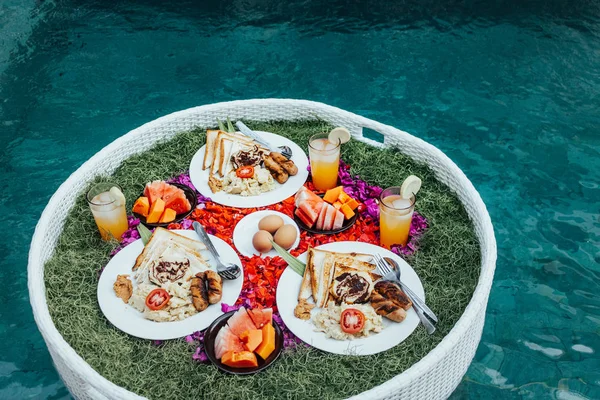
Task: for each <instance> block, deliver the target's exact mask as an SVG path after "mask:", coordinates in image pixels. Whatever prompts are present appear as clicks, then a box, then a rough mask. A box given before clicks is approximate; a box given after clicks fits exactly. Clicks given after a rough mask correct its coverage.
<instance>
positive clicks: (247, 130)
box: [235, 121, 292, 160]
mask: <svg viewBox="0 0 600 400" xmlns="http://www.w3.org/2000/svg"><path fill="white" fill-rule="evenodd" d="M235 126H237V127H238V129H239V130H240V132H242V133H243V134H244V135H246V136H248V137H250V138H252V139H253V140H254V141H255V142H257V143H259V144H261V145H263V146H265V147H266V148H267V149H269V150H270V151H272V152H275V151H276V150H277V152H279V153H281V155H283V156H284V157H285V158H287V159H288V160H289V159H290V158H292V149H290V148H289V147H288V146H279V147H277V149H274V148H273V147H272V146H271V145H270V144H269V143H267V142H266V141H265V140H264V139H262V138H261V137H260V136H259V135H258V134H257V133H256V132H254V131H253V130H252V129H250V128H248V127H247V126H246V125H245V124H244V123H243V122H242V121H238V122H236V123H235Z"/></svg>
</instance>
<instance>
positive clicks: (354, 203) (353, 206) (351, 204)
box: [346, 199, 358, 211]
mask: <svg viewBox="0 0 600 400" xmlns="http://www.w3.org/2000/svg"><path fill="white" fill-rule="evenodd" d="M346 205H347V206H348V207H350V209H351V210H352V211H354V210H356V207H358V201H356V200H354V199H350V200H349V201H348V202H347V203H346Z"/></svg>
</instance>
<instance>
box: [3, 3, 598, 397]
mask: <svg viewBox="0 0 600 400" xmlns="http://www.w3.org/2000/svg"><path fill="white" fill-rule="evenodd" d="M165 3H169V2H163V1H156V0H154V1H134V0H121V1H118V2H109V1H77V0H64V1H59V0H57V1H54V2H52V1H33V0H29V1H27V0H24V1H23V0H3V1H1V2H0V135H1V139H2V145H3V146H2V152H1V153H0V159H1V164H0V168H1V174H0V180H1V182H2V185H3V187H4V188H5V190H4V192H3V195H2V197H1V198H0V205H1V209H2V210H3V217H4V218H3V219H4V225H3V227H4V232H5V234H4V236H3V239H4V240H2V241H0V259H1V260H2V261H1V262H2V265H1V267H0V279H1V281H2V282H3V284H4V286H5V289H4V290H2V291H0V300H1V301H0V317H1V318H0V398H3V399H20V398H49V399H61V398H68V397H69V394H68V392H67V390H66V389H65V387H64V386H63V384H62V383H61V381H60V380H59V378H58V375H57V373H56V371H55V370H54V368H53V366H52V363H51V359H50V356H49V354H48V352H47V350H46V347H45V345H44V343H43V341H42V338H41V335H40V334H39V333H38V331H37V328H36V326H35V323H34V320H33V316H32V312H31V308H30V306H29V299H28V293H27V286H26V280H27V274H26V265H27V251H28V247H29V243H30V239H31V235H32V233H33V229H34V226H35V223H36V221H37V219H38V217H39V215H40V213H41V212H42V210H43V208H44V206H45V204H46V203H47V201H48V199H49V197H50V196H51V195H52V193H53V192H54V191H55V190H56V189H57V188H58V186H59V185H60V184H61V183H62V182H63V181H64V180H65V179H66V178H67V177H68V176H69V174H71V173H72V172H73V171H74V170H75V169H76V168H77V167H78V166H79V165H81V164H82V163H83V162H84V161H85V160H86V159H88V158H89V157H90V156H92V155H93V154H94V153H95V152H97V151H98V150H100V149H101V148H102V147H103V146H105V145H106V144H108V143H110V142H111V141H112V140H114V139H115V138H117V137H118V136H120V135H122V134H124V133H126V132H127V131H129V130H131V129H133V128H135V127H137V126H139V125H141V124H143V123H145V122H147V121H150V120H153V119H155V118H157V117H159V116H162V115H165V114H168V113H170V112H173V111H177V110H181V109H185V108H188V107H192V106H196V105H201V104H207V103H213V102H219V101H226V100H233V99H245V98H259V97H289V98H305V99H311V100H317V101H322V102H325V103H328V104H332V105H335V106H338V107H341V108H344V109H347V110H349V111H352V112H356V113H358V114H362V115H365V116H367V117H369V118H373V119H376V120H378V121H381V122H384V123H388V124H391V125H394V126H396V127H399V128H401V129H404V130H406V131H408V132H411V133H413V134H415V135H417V136H419V137H421V138H423V139H425V140H427V141H429V142H431V143H433V144H434V145H436V146H438V147H439V148H440V149H441V150H443V151H444V152H446V154H448V156H450V157H451V158H452V159H453V160H454V161H455V162H456V163H457V164H458V165H459V166H460V167H461V168H462V169H463V170H464V171H465V173H466V174H467V176H468V177H469V178H470V179H471V180H472V181H473V183H474V185H475V187H476V188H477V189H478V190H479V191H480V193H481V195H482V197H483V199H484V201H485V202H486V204H487V206H488V209H489V211H490V214H491V216H492V220H493V222H494V226H495V230H496V235H497V240H498V268H497V272H496V279H495V283H494V287H493V290H492V293H491V296H490V302H489V306H488V314H487V320H486V326H485V329H484V332H483V338H482V341H481V345H480V347H479V350H478V351H477V354H476V356H475V359H474V362H473V364H472V365H471V367H470V369H469V371H468V373H467V375H466V377H465V379H464V381H463V383H462V384H461V385H460V386H459V388H458V389H457V391H456V392H455V394H454V396H453V397H454V398H455V399H462V398H474V399H479V398H482V399H487V398H492V397H493V398H502V399H505V398H506V399H512V398H517V399H518V398H524V399H529V398H557V399H586V398H590V399H594V398H600V368H599V366H600V338H599V333H600V296H599V294H598V293H600V267H599V264H600V250H599V247H598V245H599V244H600V223H599V220H598V215H599V213H600V130H599V127H600V98H599V95H598V93H600V72H599V71H600V70H599V69H598V65H599V63H600V28H599V27H600V5H599V4H598V2H595V1H578V2H572V1H567V0H564V1H550V2H542V1H535V2H527V4H522V2H519V1H512V2H508V1H504V2H503V1H499V2H498V1H496V2H492V1H477V2H475V1H471V0H464V1H458V0H455V1H430V0H424V1H414V2H413V1H375V2H374V1H371V2H366V1H362V2H361V1H352V2H342V1H303V2H278V1H274V0H266V1H260V0H259V1H205V2H202V4H203V5H195V4H194V3H195V2H192V1H178V2H172V3H171V4H165ZM345 3H347V4H345Z"/></svg>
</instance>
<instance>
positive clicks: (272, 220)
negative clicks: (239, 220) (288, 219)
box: [258, 215, 283, 235]
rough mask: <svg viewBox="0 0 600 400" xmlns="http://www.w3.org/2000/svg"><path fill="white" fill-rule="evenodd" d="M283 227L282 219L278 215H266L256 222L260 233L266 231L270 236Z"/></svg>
mask: <svg viewBox="0 0 600 400" xmlns="http://www.w3.org/2000/svg"><path fill="white" fill-rule="evenodd" d="M282 226H283V218H281V217H280V216H279V215H267V216H266V217H264V218H262V219H261V220H260V221H258V229H260V230H262V231H267V232H269V233H270V234H271V235H274V234H275V232H277V229H279V228H281V227H282Z"/></svg>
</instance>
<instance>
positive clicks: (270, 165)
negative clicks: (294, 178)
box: [263, 156, 289, 184]
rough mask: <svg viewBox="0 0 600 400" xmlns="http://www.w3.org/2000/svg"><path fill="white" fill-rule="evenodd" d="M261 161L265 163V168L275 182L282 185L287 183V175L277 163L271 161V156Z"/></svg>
mask: <svg viewBox="0 0 600 400" xmlns="http://www.w3.org/2000/svg"><path fill="white" fill-rule="evenodd" d="M263 161H264V163H265V167H266V168H267V169H268V170H269V172H270V173H271V175H272V176H273V178H275V180H276V181H277V182H279V183H282V184H283V183H285V182H287V180H288V178H289V175H288V173H287V172H285V170H284V169H283V167H282V166H281V165H279V163H278V162H277V161H275V160H273V159H272V158H271V156H264V157H263Z"/></svg>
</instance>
